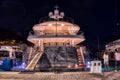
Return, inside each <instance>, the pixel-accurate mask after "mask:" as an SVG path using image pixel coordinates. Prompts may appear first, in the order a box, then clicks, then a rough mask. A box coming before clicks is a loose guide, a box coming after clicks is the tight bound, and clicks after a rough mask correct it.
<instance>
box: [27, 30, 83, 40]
mask: <svg viewBox="0 0 120 80" xmlns="http://www.w3.org/2000/svg"><path fill="white" fill-rule="evenodd" d="M58 37H60V38H84V33H83V32H82V31H79V32H78V33H76V32H75V31H73V30H72V31H69V32H68V31H67V30H64V31H63V30H62V31H61V30H58V31H56V32H53V31H48V30H47V31H45V32H42V31H39V32H33V31H30V32H29V38H58Z"/></svg>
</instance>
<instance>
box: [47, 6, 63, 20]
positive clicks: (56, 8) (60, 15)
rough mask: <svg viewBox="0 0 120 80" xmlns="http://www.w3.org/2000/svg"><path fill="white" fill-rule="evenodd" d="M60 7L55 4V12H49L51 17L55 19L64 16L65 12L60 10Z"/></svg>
mask: <svg viewBox="0 0 120 80" xmlns="http://www.w3.org/2000/svg"><path fill="white" fill-rule="evenodd" d="M58 8H59V7H58V6H55V10H54V13H53V12H49V17H50V18H53V19H55V20H59V19H60V18H63V17H64V12H59V10H58Z"/></svg>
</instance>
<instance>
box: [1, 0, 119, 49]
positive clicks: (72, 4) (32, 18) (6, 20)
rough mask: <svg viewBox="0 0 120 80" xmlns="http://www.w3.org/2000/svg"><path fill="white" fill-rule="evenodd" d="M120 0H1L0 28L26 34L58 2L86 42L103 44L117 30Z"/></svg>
mask: <svg viewBox="0 0 120 80" xmlns="http://www.w3.org/2000/svg"><path fill="white" fill-rule="evenodd" d="M119 3H120V0H0V28H6V29H10V30H13V31H17V32H20V33H21V34H22V35H23V36H24V37H25V38H27V36H28V32H29V31H31V30H32V27H33V26H34V25H35V24H38V23H39V20H40V18H42V17H46V16H48V13H49V12H50V11H53V10H54V6H55V5H56V4H57V5H58V6H59V7H60V11H63V12H65V16H67V17H71V18H73V19H74V21H75V24H77V25H79V26H80V28H81V30H82V31H83V32H84V35H85V37H86V44H87V45H88V46H89V47H90V46H94V47H96V46H97V44H98V40H99V44H100V45H103V43H104V42H105V41H104V38H106V37H107V36H110V35H113V34H117V33H119V32H120V28H119V27H120V25H119V24H118V23H119V22H120V4H119Z"/></svg>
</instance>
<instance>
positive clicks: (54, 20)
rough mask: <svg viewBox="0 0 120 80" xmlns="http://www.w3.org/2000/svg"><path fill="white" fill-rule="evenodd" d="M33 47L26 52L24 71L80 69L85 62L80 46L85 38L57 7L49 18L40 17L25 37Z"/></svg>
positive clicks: (50, 13)
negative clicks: (26, 61) (27, 56)
mask: <svg viewBox="0 0 120 80" xmlns="http://www.w3.org/2000/svg"><path fill="white" fill-rule="evenodd" d="M27 40H28V41H30V42H32V43H33V44H34V45H35V46H34V47H33V49H32V50H31V52H30V54H29V61H28V65H27V67H26V70H34V69H39V70H41V69H61V68H64V69H67V68H73V69H74V68H83V67H84V65H85V60H84V55H83V52H82V48H81V47H80V46H79V45H78V44H79V43H81V42H83V41H84V40H85V38H84V35H83V32H82V31H80V27H79V26H78V25H76V24H74V22H73V20H72V19H70V18H66V17H65V15H64V12H59V10H58V7H56V8H55V10H54V13H53V12H49V17H47V18H42V19H40V23H39V24H36V25H35V26H33V32H30V33H29V36H28V38H27Z"/></svg>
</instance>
